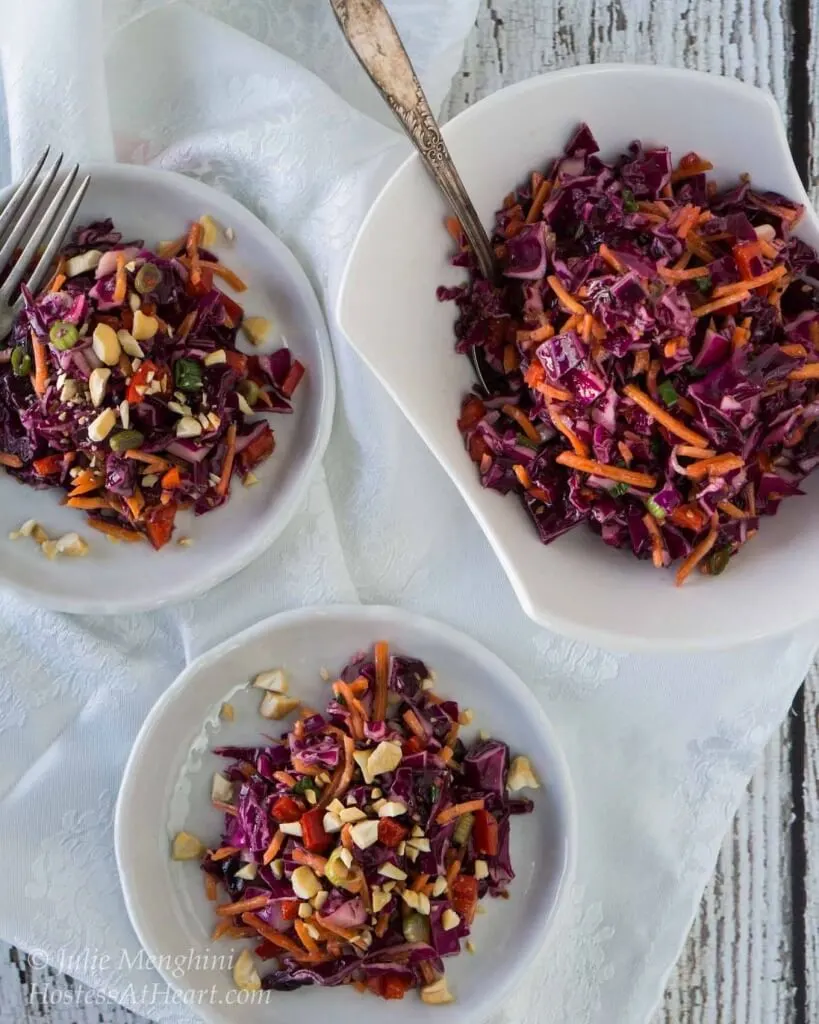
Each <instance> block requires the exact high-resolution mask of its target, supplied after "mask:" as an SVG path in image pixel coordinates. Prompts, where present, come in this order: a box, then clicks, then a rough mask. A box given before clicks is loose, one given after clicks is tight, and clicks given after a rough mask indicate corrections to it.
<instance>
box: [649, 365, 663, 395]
mask: <svg viewBox="0 0 819 1024" xmlns="http://www.w3.org/2000/svg"><path fill="white" fill-rule="evenodd" d="M662 368H663V364H662V363H661V362H660V360H659V359H652V360H651V363H650V365H649V367H648V373H647V374H646V387H647V388H648V391H649V394H650V395H651V396H652V397H654V396H655V395H656V394H657V378H658V377H659V376H660V370H661V369H662Z"/></svg>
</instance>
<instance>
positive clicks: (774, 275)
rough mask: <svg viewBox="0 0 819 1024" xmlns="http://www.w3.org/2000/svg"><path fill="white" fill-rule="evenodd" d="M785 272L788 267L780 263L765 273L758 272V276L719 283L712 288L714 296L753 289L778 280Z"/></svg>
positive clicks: (719, 296) (716, 297) (718, 296)
mask: <svg viewBox="0 0 819 1024" xmlns="http://www.w3.org/2000/svg"><path fill="white" fill-rule="evenodd" d="M787 272H788V268H787V267H786V266H785V265H784V264H783V263H780V265H779V266H778V267H774V268H773V270H769V271H768V272H767V273H766V274H760V275H759V276H758V277H750V278H748V279H747V280H745V281H732V282H731V284H721V285H720V286H719V288H715V289H714V298H715V299H718V298H721V297H722V296H724V295H735V294H736V293H737V292H744V291H753V290H754V289H755V288H761V287H762V286H763V285H766V284H772V283H773V282H774V281H778V280H779V279H780V277H782V276H783V275H784V274H787Z"/></svg>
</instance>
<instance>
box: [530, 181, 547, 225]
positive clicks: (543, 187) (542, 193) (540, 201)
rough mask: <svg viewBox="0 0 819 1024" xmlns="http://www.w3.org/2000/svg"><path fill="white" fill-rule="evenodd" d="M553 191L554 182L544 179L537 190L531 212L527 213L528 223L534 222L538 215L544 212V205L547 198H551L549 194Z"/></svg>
mask: <svg viewBox="0 0 819 1024" xmlns="http://www.w3.org/2000/svg"><path fill="white" fill-rule="evenodd" d="M551 191H552V183H551V181H549V180H548V179H544V180H543V181H542V182H541V183H540V186H539V188H538V190H537V192H535V195H534V198H533V199H532V205H531V206H530V207H529V212H528V213H527V214H526V223H527V224H534V223H535V221H536V220H537V219H538V217H539V216H540V215H541V213H542V212H543V207H544V206H545V205H546V200H547V199H548V198H549V194H550V193H551Z"/></svg>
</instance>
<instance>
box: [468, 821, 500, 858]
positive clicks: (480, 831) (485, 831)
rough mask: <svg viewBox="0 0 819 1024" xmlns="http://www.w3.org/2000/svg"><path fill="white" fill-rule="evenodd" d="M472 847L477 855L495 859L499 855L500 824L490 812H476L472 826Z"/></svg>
mask: <svg viewBox="0 0 819 1024" xmlns="http://www.w3.org/2000/svg"><path fill="white" fill-rule="evenodd" d="M472 845H473V846H474V848H475V853H483V854H485V855H486V856H487V857H495V856H497V853H498V823H497V821H496V820H495V818H494V817H493V816H492V815H491V814H490V813H489V811H476V812H475V820H474V823H473V825H472Z"/></svg>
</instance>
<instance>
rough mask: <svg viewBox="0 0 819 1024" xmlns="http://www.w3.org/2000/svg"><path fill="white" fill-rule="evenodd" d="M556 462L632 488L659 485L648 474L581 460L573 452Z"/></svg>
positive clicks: (562, 454)
mask: <svg viewBox="0 0 819 1024" xmlns="http://www.w3.org/2000/svg"><path fill="white" fill-rule="evenodd" d="M556 461H557V462H559V463H560V464H561V466H569V467H570V468H571V469H577V470H579V471H580V472H581V473H591V474H593V475H594V476H602V477H605V478H606V480H618V481H619V482H620V483H624V484H629V485H630V486H632V487H642V488H651V487H654V485H655V484H656V483H657V478H656V477H654V476H650V475H649V474H648V473H633V472H632V471H631V470H629V469H621V468H620V467H619V466H607V465H606V464H605V463H603V462H595V461H594V460H592V459H584V458H581V457H580V456H579V455H575V454H574V453H573V452H561V453H560V455H558V457H557V460H556Z"/></svg>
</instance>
